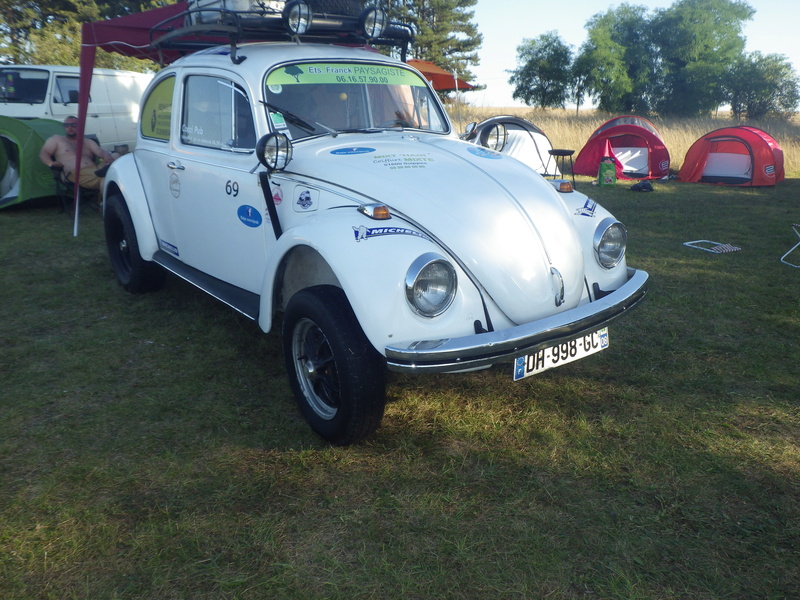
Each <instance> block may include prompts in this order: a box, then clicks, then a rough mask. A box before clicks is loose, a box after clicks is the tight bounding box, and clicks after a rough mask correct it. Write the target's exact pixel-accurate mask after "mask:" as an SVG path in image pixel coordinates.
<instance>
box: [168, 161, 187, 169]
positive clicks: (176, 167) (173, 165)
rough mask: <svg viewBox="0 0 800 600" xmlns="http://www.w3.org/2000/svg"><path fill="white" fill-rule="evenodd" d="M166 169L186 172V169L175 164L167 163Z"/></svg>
mask: <svg viewBox="0 0 800 600" xmlns="http://www.w3.org/2000/svg"><path fill="white" fill-rule="evenodd" d="M167 167H169V168H170V169H175V170H176V171H184V170H186V167H184V166H183V165H181V164H179V163H176V162H168V163H167Z"/></svg>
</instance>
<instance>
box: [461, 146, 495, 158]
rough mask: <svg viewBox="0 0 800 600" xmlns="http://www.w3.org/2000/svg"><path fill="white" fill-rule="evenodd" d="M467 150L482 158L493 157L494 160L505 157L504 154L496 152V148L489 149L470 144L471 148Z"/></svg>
mask: <svg viewBox="0 0 800 600" xmlns="http://www.w3.org/2000/svg"><path fill="white" fill-rule="evenodd" d="M467 151H468V152H470V153H471V154H474V155H475V156H479V157H481V158H492V159H494V160H497V159H500V158H503V155H502V154H500V153H499V152H495V151H494V150H489V149H488V148H484V147H482V146H470V147H469V148H467Z"/></svg>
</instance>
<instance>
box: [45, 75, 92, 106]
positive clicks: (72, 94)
mask: <svg viewBox="0 0 800 600" xmlns="http://www.w3.org/2000/svg"><path fill="white" fill-rule="evenodd" d="M79 84H80V79H78V78H77V77H61V76H57V77H56V85H55V87H54V89H53V101H54V102H56V103H58V104H77V102H78V86H79ZM91 101H92V99H91V98H89V102H91Z"/></svg>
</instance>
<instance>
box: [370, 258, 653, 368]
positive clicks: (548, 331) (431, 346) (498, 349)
mask: <svg viewBox="0 0 800 600" xmlns="http://www.w3.org/2000/svg"><path fill="white" fill-rule="evenodd" d="M649 285H650V282H649V275H648V274H647V273H646V272H645V271H641V270H636V269H630V268H629V269H628V281H627V282H626V283H625V284H623V285H622V286H620V287H619V288H618V289H616V290H615V291H613V292H611V293H610V294H608V295H607V296H604V297H602V298H600V299H599V300H595V301H594V302H590V303H588V304H584V305H582V306H578V307H577V308H573V309H572V310H568V311H566V312H563V313H560V314H557V315H553V316H552V317H547V318H545V319H540V320H538V321H534V322H532V323H526V324H524V325H518V326H517V327H511V328H509V329H503V330H501V331H490V332H488V333H478V334H475V335H467V336H463V337H458V338H448V339H441V340H419V341H414V342H410V343H408V344H406V345H403V346H387V347H386V363H387V366H388V368H389V370H391V371H397V372H405V373H413V372H417V373H419V372H426V373H447V372H456V371H465V370H470V369H478V368H481V367H486V366H489V365H493V364H496V363H503V362H508V363H509V364H510V362H511V361H512V360H513V359H514V358H516V357H517V356H520V355H523V354H530V353H532V352H535V351H538V350H541V349H542V348H546V347H548V346H552V345H554V344H556V343H561V342H564V341H567V340H570V339H572V338H576V337H579V336H581V335H584V334H586V333H589V332H591V331H594V330H596V329H598V328H600V327H602V326H604V325H606V324H607V323H608V322H610V321H612V320H613V319H615V318H616V317H618V316H620V315H622V314H623V313H625V312H627V311H628V310H630V309H631V308H633V307H634V306H636V305H637V304H638V303H639V302H640V301H641V300H642V299H643V298H644V296H645V294H646V293H647V289H648V287H649Z"/></svg>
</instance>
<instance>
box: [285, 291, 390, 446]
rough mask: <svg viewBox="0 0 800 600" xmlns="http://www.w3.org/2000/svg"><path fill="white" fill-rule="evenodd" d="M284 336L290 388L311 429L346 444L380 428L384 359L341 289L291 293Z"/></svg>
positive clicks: (384, 374)
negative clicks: (359, 322) (371, 341)
mask: <svg viewBox="0 0 800 600" xmlns="http://www.w3.org/2000/svg"><path fill="white" fill-rule="evenodd" d="M282 339H283V354H284V361H285V363H286V372H287V374H288V375H289V381H290V383H291V386H292V391H293V392H294V395H295V398H296V399H297V403H298V406H299V408H300V412H301V413H302V414H303V416H304V417H305V418H306V420H307V421H308V423H309V425H310V426H311V428H312V429H313V430H314V432H316V433H317V434H318V435H319V436H321V437H322V438H324V439H325V440H327V441H328V442H330V443H332V444H336V445H347V444H353V443H355V442H359V441H361V440H363V439H364V438H366V437H368V436H369V435H370V434H372V433H373V432H374V431H375V430H376V429H377V428H378V426H379V425H380V422H381V419H382V418H383V410H384V407H385V405H386V364H385V361H384V359H383V357H382V356H381V355H380V354H379V353H378V352H377V351H376V350H375V348H373V346H372V344H370V342H369V340H367V338H366V336H365V335H364V332H363V331H362V330H361V326H360V325H359V324H358V320H357V319H356V316H355V314H354V313H353V310H352V308H351V307H350V304H349V303H348V301H347V298H346V297H345V295H344V292H343V291H342V290H341V289H339V288H337V287H334V286H327V285H326V286H315V287H311V288H307V289H305V290H301V291H300V292H298V293H296V294H295V295H294V296H292V298H291V299H290V300H289V304H288V306H287V307H286V313H285V315H284V319H283V333H282Z"/></svg>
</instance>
